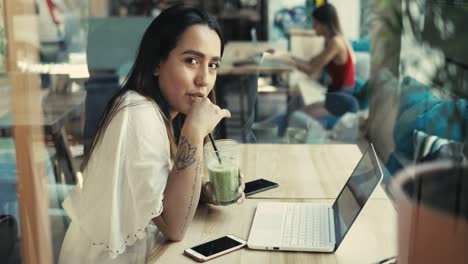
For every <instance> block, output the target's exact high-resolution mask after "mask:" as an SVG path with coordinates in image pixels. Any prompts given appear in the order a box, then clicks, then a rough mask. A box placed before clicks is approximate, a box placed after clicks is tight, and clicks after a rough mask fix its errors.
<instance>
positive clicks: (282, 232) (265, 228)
mask: <svg viewBox="0 0 468 264" xmlns="http://www.w3.org/2000/svg"><path fill="white" fill-rule="evenodd" d="M382 176H383V172H382V168H381V167H380V163H379V159H378V158H377V154H376V152H375V149H374V146H373V145H372V144H371V145H370V146H369V148H368V149H367V151H366V152H365V153H364V155H363V156H362V158H361V160H360V161H359V163H358V164H357V166H356V168H355V169H354V171H353V173H352V174H351V177H349V179H348V181H347V182H346V184H345V186H344V187H343V189H342V190H341V192H340V194H339V195H338V197H337V198H336V200H335V202H334V203H333V205H332V206H330V205H326V204H317V203H286V202H264V203H263V202H262V203H259V204H258V205H257V210H256V212H255V216H254V220H253V223H252V227H251V229H250V234H249V238H248V241H247V246H248V247H249V248H252V249H262V250H285V251H312V252H334V251H335V250H336V249H337V248H338V246H339V245H340V244H341V241H343V239H344V237H345V235H346V233H348V231H349V229H350V228H351V225H352V224H353V222H354V221H355V220H356V218H357V216H358V215H359V212H360V211H361V210H362V208H363V207H364V205H365V204H366V202H367V200H368V199H369V197H370V196H371V194H372V192H373V191H374V189H375V187H376V186H377V185H378V184H379V182H380V180H381V179H382Z"/></svg>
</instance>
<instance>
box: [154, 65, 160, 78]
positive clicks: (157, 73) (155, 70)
mask: <svg viewBox="0 0 468 264" xmlns="http://www.w3.org/2000/svg"><path fill="white" fill-rule="evenodd" d="M153 75H154V76H159V66H158V67H156V68H155V69H154V71H153Z"/></svg>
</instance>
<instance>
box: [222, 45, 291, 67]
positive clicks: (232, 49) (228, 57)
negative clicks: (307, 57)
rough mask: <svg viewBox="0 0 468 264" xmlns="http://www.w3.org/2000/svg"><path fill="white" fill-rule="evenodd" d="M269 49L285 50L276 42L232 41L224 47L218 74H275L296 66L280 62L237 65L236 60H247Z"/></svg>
mask: <svg viewBox="0 0 468 264" xmlns="http://www.w3.org/2000/svg"><path fill="white" fill-rule="evenodd" d="M268 49H275V50H284V49H283V48H282V47H281V46H279V45H278V44H277V43H274V42H258V43H253V42H249V41H231V42H228V43H226V45H225V47H224V54H223V60H222V63H221V67H220V68H219V70H218V75H246V74H265V75H273V74H280V73H287V72H291V71H292V70H293V69H294V67H292V66H290V65H286V64H284V63H279V62H276V63H275V62H262V63H260V64H258V65H256V64H248V65H243V66H235V62H239V61H241V60H246V59H249V58H251V57H252V56H254V55H255V54H258V53H262V52H264V51H266V50H268Z"/></svg>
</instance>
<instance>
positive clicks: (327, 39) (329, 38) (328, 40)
mask: <svg viewBox="0 0 468 264" xmlns="http://www.w3.org/2000/svg"><path fill="white" fill-rule="evenodd" d="M336 36H339V34H333V33H331V32H326V33H325V34H324V35H323V37H324V38H325V43H327V44H328V42H330V40H332V39H333V38H334V37H336Z"/></svg>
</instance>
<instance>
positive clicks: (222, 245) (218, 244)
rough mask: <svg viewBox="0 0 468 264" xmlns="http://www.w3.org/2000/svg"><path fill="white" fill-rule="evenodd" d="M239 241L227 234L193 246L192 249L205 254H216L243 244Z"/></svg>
mask: <svg viewBox="0 0 468 264" xmlns="http://www.w3.org/2000/svg"><path fill="white" fill-rule="evenodd" d="M241 244H242V243H240V242H239V241H236V240H234V239H231V238H229V237H227V236H225V237H221V238H218V239H215V240H212V241H210V242H207V243H205V244H201V245H199V246H196V247H193V248H192V249H193V250H194V251H196V252H198V253H200V254H202V255H203V256H207V257H209V256H211V255H214V254H217V253H219V252H222V251H225V250H227V249H230V248H233V247H236V246H239V245H241Z"/></svg>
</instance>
